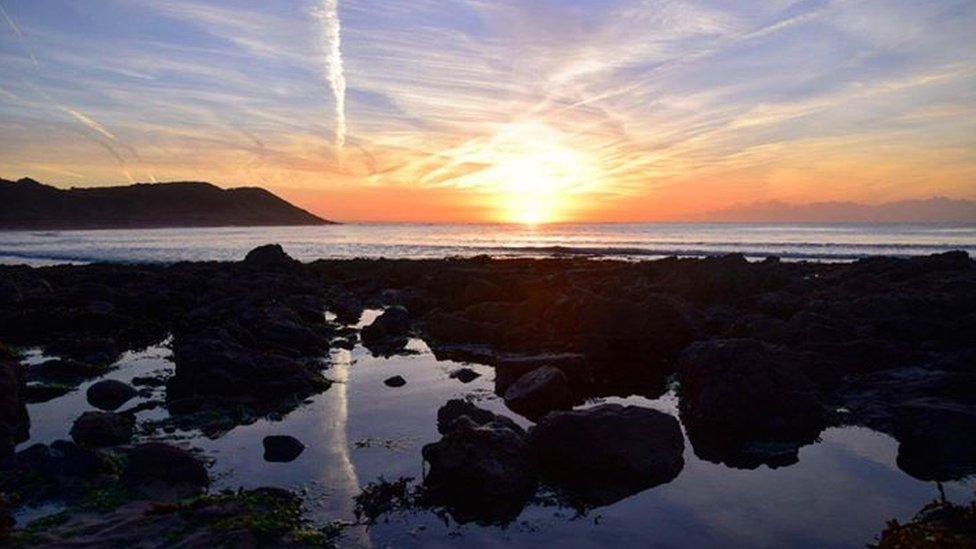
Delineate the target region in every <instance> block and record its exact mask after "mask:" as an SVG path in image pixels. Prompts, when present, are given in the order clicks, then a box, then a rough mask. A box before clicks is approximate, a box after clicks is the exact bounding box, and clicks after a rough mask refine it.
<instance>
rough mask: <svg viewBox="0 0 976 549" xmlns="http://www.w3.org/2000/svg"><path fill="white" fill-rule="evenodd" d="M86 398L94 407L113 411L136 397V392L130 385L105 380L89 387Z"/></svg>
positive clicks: (113, 380)
mask: <svg viewBox="0 0 976 549" xmlns="http://www.w3.org/2000/svg"><path fill="white" fill-rule="evenodd" d="M85 396H86V397H87V399H88V403H89V404H91V405H92V406H94V407H96V408H100V409H102V410H109V411H112V410H116V409H118V407H119V406H122V405H123V404H125V403H126V402H128V401H129V399H131V398H132V397H134V396H136V390H135V389H134V388H132V386H131V385H129V384H128V383H123V382H121V381H118V380H115V379H104V380H102V381H99V382H97V383H95V384H93V385H92V386H91V387H89V388H88V391H87V392H86V393H85Z"/></svg>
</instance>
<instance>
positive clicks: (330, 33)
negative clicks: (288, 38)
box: [314, 0, 346, 150]
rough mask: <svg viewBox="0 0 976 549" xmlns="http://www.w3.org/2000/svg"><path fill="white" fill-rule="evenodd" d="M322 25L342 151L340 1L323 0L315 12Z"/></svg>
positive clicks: (343, 85) (343, 100)
mask: <svg viewBox="0 0 976 549" xmlns="http://www.w3.org/2000/svg"><path fill="white" fill-rule="evenodd" d="M314 15H315V17H316V18H317V19H318V20H319V21H320V22H321V23H322V25H323V27H324V30H323V33H322V39H323V40H322V41H323V47H324V48H325V64H326V69H327V71H328V72H327V74H326V76H327V77H328V79H329V85H330V86H331V87H332V95H333V96H334V97H335V118H336V126H335V146H336V149H337V150H342V147H343V146H345V144H346V75H345V73H344V72H343V70H342V49H341V45H342V37H341V33H340V31H341V25H340V22H339V0H323V1H322V6H321V7H320V8H319V9H317V10H315V11H314Z"/></svg>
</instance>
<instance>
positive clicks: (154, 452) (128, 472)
mask: <svg viewBox="0 0 976 549" xmlns="http://www.w3.org/2000/svg"><path fill="white" fill-rule="evenodd" d="M123 479H124V480H126V481H127V482H129V483H134V484H142V483H148V482H162V483H165V484H168V485H178V484H186V485H189V486H191V487H198V488H202V487H205V486H207V485H208V484H210V475H209V474H208V473H207V469H206V467H204V465H203V464H202V463H201V462H200V461H199V460H198V459H197V458H196V457H194V456H193V454H191V453H190V452H187V451H186V450H183V449H181V448H178V447H176V446H172V445H169V444H164V443H162V442H147V443H145V444H140V445H138V446H136V447H135V448H133V449H131V450H130V451H129V452H128V462H127V463H126V467H125V472H124V473H123Z"/></svg>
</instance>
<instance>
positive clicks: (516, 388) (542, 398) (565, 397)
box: [505, 366, 573, 419]
mask: <svg viewBox="0 0 976 549" xmlns="http://www.w3.org/2000/svg"><path fill="white" fill-rule="evenodd" d="M505 405H506V406H508V407H509V408H510V409H511V410H512V411H514V412H517V413H519V414H521V415H523V416H525V417H527V418H529V419H534V418H538V417H541V416H543V415H545V414H546V413H547V412H550V411H552V410H565V409H569V408H571V407H572V406H573V395H572V392H571V391H570V388H569V379H567V378H566V374H564V373H563V372H562V370H560V369H559V368H554V367H552V366H543V367H542V368H537V369H535V370H532V371H530V372H528V373H526V374H524V375H522V377H520V378H518V380H517V381H515V383H513V384H512V385H511V386H509V387H508V389H507V390H506V391H505Z"/></svg>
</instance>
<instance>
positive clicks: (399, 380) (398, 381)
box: [383, 376, 407, 387]
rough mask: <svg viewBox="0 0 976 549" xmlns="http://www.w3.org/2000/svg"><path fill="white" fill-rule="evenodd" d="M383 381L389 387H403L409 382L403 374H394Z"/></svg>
mask: <svg viewBox="0 0 976 549" xmlns="http://www.w3.org/2000/svg"><path fill="white" fill-rule="evenodd" d="M383 383H384V384H386V386H387V387H403V386H404V385H406V384H407V380H405V379H403V377H401V376H393V377H390V378H387V379H385V380H384V381H383Z"/></svg>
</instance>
